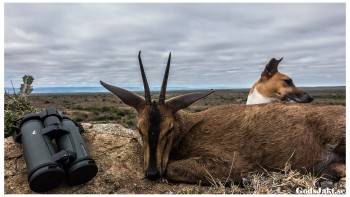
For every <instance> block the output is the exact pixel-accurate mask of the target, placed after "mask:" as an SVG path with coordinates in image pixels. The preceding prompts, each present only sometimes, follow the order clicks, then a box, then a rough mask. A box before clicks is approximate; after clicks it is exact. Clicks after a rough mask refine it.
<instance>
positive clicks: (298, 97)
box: [282, 92, 314, 103]
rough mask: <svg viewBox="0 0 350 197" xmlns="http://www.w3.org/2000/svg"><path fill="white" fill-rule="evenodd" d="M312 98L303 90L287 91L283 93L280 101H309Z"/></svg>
mask: <svg viewBox="0 0 350 197" xmlns="http://www.w3.org/2000/svg"><path fill="white" fill-rule="evenodd" d="M313 100H314V98H313V97H312V96H310V95H308V94H307V93H305V92H297V93H288V94H286V95H284V97H283V98H282V101H284V102H297V103H311V102H312V101H313Z"/></svg>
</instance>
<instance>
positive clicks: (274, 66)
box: [261, 57, 283, 78]
mask: <svg viewBox="0 0 350 197" xmlns="http://www.w3.org/2000/svg"><path fill="white" fill-rule="evenodd" d="M282 59H283V57H282V58H281V59H279V60H276V59H275V58H272V59H271V60H270V61H269V63H267V64H266V66H265V70H264V71H263V72H262V73H261V76H262V77H263V76H265V77H268V78H270V77H272V76H273V75H274V74H276V73H277V71H278V65H279V63H280V62H281V61H282Z"/></svg>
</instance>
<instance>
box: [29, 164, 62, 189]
mask: <svg viewBox="0 0 350 197" xmlns="http://www.w3.org/2000/svg"><path fill="white" fill-rule="evenodd" d="M65 178H66V173H65V171H64V170H63V169H62V168H61V167H59V166H57V165H50V166H45V167H42V168H40V169H38V170H36V171H35V172H34V173H33V174H32V175H31V176H30V178H29V180H28V181H29V187H30V189H31V190H33V191H35V192H45V191H48V190H51V189H54V188H56V187H57V186H59V185H61V184H62V182H63V181H64V180H65Z"/></svg>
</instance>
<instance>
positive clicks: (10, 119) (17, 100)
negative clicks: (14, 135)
mask: <svg viewBox="0 0 350 197" xmlns="http://www.w3.org/2000/svg"><path fill="white" fill-rule="evenodd" d="M4 98H5V99H4V111H5V118H4V122H5V128H4V130H5V137H8V136H10V134H11V130H12V125H13V124H15V123H16V121H17V120H18V119H19V118H20V117H21V116H24V115H26V114H29V113H33V112H36V110H35V108H34V107H33V106H32V105H31V104H30V103H29V102H28V101H27V99H26V97H21V96H18V95H17V94H13V95H10V94H8V93H6V92H5V96H4Z"/></svg>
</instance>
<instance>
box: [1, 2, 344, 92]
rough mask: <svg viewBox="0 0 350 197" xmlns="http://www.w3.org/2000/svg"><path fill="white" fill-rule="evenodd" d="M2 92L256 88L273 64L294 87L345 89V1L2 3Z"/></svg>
mask: <svg viewBox="0 0 350 197" xmlns="http://www.w3.org/2000/svg"><path fill="white" fill-rule="evenodd" d="M4 27H5V28H4V29H5V78H4V79H5V87H11V80H12V81H13V83H14V86H15V87H18V86H19V84H20V83H21V77H22V76H23V75H25V74H30V75H33V76H34V78H35V80H34V83H33V85H34V87H69V86H88V87H96V86H100V85H99V81H100V80H103V81H105V82H107V83H110V84H113V85H116V86H122V87H123V86H124V87H125V86H142V81H141V74H140V71H139V65H138V60H137V55H138V51H139V50H142V60H143V64H144V66H145V72H146V74H147V77H148V81H149V83H150V86H151V87H157V86H158V87H159V86H160V85H161V81H162V78H163V73H164V70H165V66H166V61H167V57H168V53H169V52H172V61H171V69H170V76H169V81H168V85H169V86H184V87H195V88H215V87H231V88H242V87H243V88H244V87H245V88H249V87H251V86H252V84H253V83H254V82H255V81H257V80H258V79H259V77H260V73H261V72H262V70H263V69H264V66H265V65H266V63H267V62H268V61H269V60H270V59H271V58H273V57H275V58H281V57H283V61H282V62H281V64H280V66H279V71H280V72H282V73H285V74H288V75H289V76H291V77H292V78H293V80H294V82H295V84H296V85H297V86H333V85H345V3H338V4H325V3H322V4H304V3H301V4H251V3H250V4H238V3H231V4H117V3H116V4H18V3H17V4H9V3H7V4H5V25H4Z"/></svg>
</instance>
